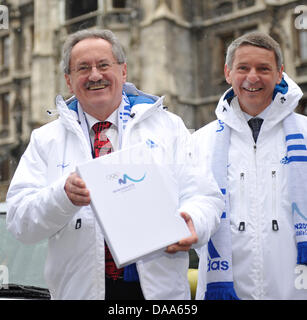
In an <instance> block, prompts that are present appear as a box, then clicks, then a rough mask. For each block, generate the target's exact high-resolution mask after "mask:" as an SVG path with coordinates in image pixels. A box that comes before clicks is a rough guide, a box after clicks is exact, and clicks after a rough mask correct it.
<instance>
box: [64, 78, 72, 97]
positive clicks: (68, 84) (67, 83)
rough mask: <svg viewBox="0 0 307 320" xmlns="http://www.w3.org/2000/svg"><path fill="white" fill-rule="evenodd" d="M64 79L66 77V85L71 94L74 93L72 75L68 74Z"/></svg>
mask: <svg viewBox="0 0 307 320" xmlns="http://www.w3.org/2000/svg"><path fill="white" fill-rule="evenodd" d="M64 77H65V80H66V85H67V87H68V89H69V91H70V93H73V89H72V85H71V80H70V75H69V74H67V73H65V75H64Z"/></svg>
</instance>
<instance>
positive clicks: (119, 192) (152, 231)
mask: <svg viewBox="0 0 307 320" xmlns="http://www.w3.org/2000/svg"><path fill="white" fill-rule="evenodd" d="M162 154H163V149H162V147H159V146H158V145H156V144H155V143H153V142H152V141H150V142H149V143H148V141H147V142H146V143H145V142H144V143H140V144H137V145H134V146H132V147H130V148H128V149H123V150H120V151H116V152H113V153H110V154H108V155H105V156H103V157H99V158H95V159H93V160H90V161H88V162H86V163H83V164H80V165H78V166H77V173H78V174H79V175H80V177H81V178H82V179H83V180H84V182H85V184H86V186H87V188H88V190H89V191H90V196H91V207H92V209H93V211H94V213H95V215H96V218H97V220H98V223H99V225H100V227H101V229H102V232H103V234H104V237H105V240H106V242H107V244H108V246H109V249H110V251H111V253H112V256H113V259H114V261H115V263H116V266H117V267H118V268H122V267H124V266H126V265H128V264H131V263H134V262H136V261H137V260H139V259H142V258H144V257H145V256H148V255H150V254H152V253H155V252H157V251H159V250H165V248H166V247H167V246H168V245H170V244H172V243H176V242H178V241H179V240H181V239H183V238H187V237H189V236H190V235H191V233H190V230H189V229H188V227H187V225H186V223H185V221H184V219H183V218H182V217H181V216H180V213H179V212H178V207H179V199H178V198H179V197H178V186H177V183H176V180H175V179H174V177H173V175H172V173H171V172H170V169H169V168H168V165H166V164H164V165H163V164H161V159H162V158H163V156H162Z"/></svg>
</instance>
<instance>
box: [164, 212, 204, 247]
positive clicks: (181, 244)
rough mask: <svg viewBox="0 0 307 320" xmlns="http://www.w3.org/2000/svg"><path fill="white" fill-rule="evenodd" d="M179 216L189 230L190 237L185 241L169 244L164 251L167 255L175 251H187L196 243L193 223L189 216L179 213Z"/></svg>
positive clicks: (196, 238)
mask: <svg viewBox="0 0 307 320" xmlns="http://www.w3.org/2000/svg"><path fill="white" fill-rule="evenodd" d="M181 216H182V218H183V219H184V221H185V222H186V224H187V226H188V228H189V230H190V231H191V234H192V235H191V236H190V237H188V238H185V239H182V240H180V241H179V242H177V243H174V244H171V245H170V246H168V247H167V248H166V250H165V252H167V253H176V252H177V251H189V250H190V249H191V246H192V244H193V243H196V242H197V241H198V237H197V234H196V231H195V228H194V224H193V221H192V219H191V217H190V215H189V214H187V213H186V212H181Z"/></svg>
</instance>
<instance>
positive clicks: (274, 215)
mask: <svg viewBox="0 0 307 320" xmlns="http://www.w3.org/2000/svg"><path fill="white" fill-rule="evenodd" d="M272 229H273V231H278V230H279V227H278V222H277V210H276V171H275V170H273V171H272Z"/></svg>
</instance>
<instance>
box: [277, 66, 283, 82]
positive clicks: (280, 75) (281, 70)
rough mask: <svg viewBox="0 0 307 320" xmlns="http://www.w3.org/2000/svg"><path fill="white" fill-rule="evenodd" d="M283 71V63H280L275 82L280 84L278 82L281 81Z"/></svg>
mask: <svg viewBox="0 0 307 320" xmlns="http://www.w3.org/2000/svg"><path fill="white" fill-rule="evenodd" d="M283 72H284V65H283V64H282V65H281V68H280V70H279V72H278V79H277V82H276V83H277V84H280V82H281V80H282V73H283Z"/></svg>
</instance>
